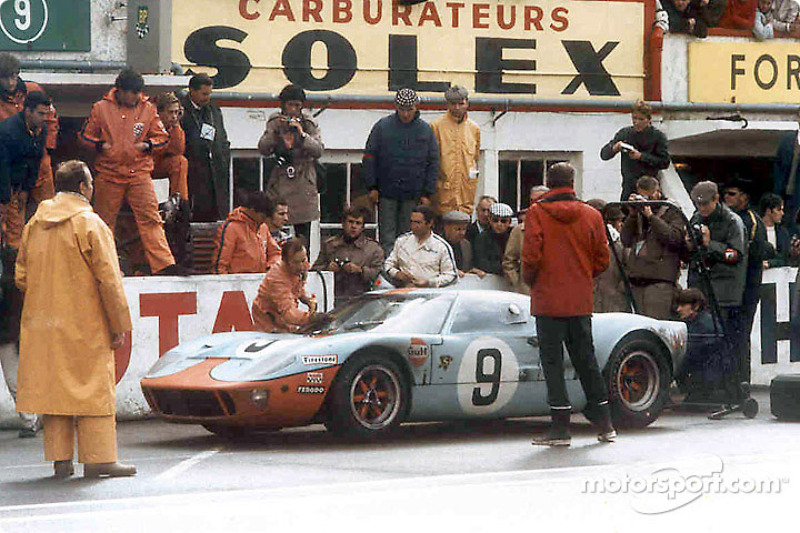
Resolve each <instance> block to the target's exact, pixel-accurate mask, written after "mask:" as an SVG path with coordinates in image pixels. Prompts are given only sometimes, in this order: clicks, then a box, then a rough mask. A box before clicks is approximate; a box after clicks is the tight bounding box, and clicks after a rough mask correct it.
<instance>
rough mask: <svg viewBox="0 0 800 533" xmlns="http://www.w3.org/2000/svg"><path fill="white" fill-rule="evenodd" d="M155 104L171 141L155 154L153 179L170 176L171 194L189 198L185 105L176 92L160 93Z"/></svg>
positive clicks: (185, 198) (184, 198)
mask: <svg viewBox="0 0 800 533" xmlns="http://www.w3.org/2000/svg"><path fill="white" fill-rule="evenodd" d="M155 105H156V109H157V110H158V116H159V118H161V122H162V123H163V124H164V128H166V130H167V133H168V134H169V143H167V147H166V148H165V149H164V150H163V151H161V152H156V153H154V154H153V163H154V165H155V168H153V179H160V178H169V194H170V196H172V195H174V194H175V193H178V194H180V196H181V199H183V200H189V186H188V185H187V182H186V179H187V176H188V173H189V162H188V161H187V160H186V157H184V155H183V153H184V152H185V151H186V133H184V131H183V128H181V115H183V107H182V106H181V102H180V100H178V97H177V96H175V93H163V94H160V95H158V97H157V98H156V99H155Z"/></svg>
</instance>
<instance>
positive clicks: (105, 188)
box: [79, 88, 175, 274]
mask: <svg viewBox="0 0 800 533" xmlns="http://www.w3.org/2000/svg"><path fill="white" fill-rule="evenodd" d="M116 92H117V89H116V88H114V89H111V91H109V92H108V93H106V95H105V96H104V97H103V99H102V100H100V101H99V102H96V103H95V104H94V105H93V106H92V113H91V115H90V116H89V120H88V121H87V122H86V124H85V125H84V127H83V130H82V131H81V133H80V136H79V138H80V140H81V142H82V143H83V144H84V145H86V146H87V147H89V148H94V149H95V150H97V159H95V169H96V171H97V178H96V179H95V189H94V208H95V211H96V212H97V214H98V215H100V218H102V219H103V221H104V222H105V223H106V224H108V227H109V228H111V231H112V233H113V232H114V225H115V223H116V221H117V214H119V209H120V206H121V205H122V200H123V199H127V200H128V205H130V207H131V211H133V216H134V218H135V219H136V225H137V226H138V228H139V234H140V235H141V237H142V246H143V247H144V252H145V255H146V256H147V262H148V263H149V264H150V270H151V272H153V273H154V274H155V273H157V272H158V271H160V270H163V269H165V268H166V267H168V266H170V265H174V264H175V259H174V258H173V257H172V252H171V251H170V249H169V244H168V243H167V237H166V235H165V234H164V226H163V222H162V220H161V216H160V215H159V214H158V200H157V199H156V193H155V190H154V189H153V181H152V179H151V177H150V174H151V172H152V171H153V156H152V154H151V153H150V152H158V151H160V150H163V149H164V148H165V147H166V146H167V142H168V141H169V135H168V134H167V131H166V130H165V129H164V125H163V124H162V123H161V119H160V118H159V117H158V113H157V112H156V106H154V105H153V104H151V103H150V102H148V101H147V98H146V97H145V96H144V95H142V96H141V97H140V98H139V102H138V103H137V104H136V106H135V107H125V106H123V105H121V104H120V103H119V102H118V100H117V97H116ZM146 141H149V142H150V143H151V146H152V150H150V151H148V152H145V153H143V152H140V151H139V150H137V149H136V148H135V146H134V145H135V144H136V143H138V142H146ZM104 143H107V144H108V145H109V146H110V147H111V148H110V150H108V151H103V150H102V147H103V145H104Z"/></svg>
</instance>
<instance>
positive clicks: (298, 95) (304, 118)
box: [258, 84, 325, 241]
mask: <svg viewBox="0 0 800 533" xmlns="http://www.w3.org/2000/svg"><path fill="white" fill-rule="evenodd" d="M278 98H279V99H280V102H281V110H280V111H279V112H276V113H273V114H272V115H270V117H269V119H268V120H267V127H266V130H265V131H264V134H263V135H262V136H261V139H260V140H259V141H258V151H259V152H261V153H262V154H263V155H264V156H266V157H267V158H268V159H271V160H272V161H273V162H274V163H275V164H274V166H273V167H272V172H271V173H270V176H269V182H268V184H267V195H268V196H269V197H270V199H271V200H273V201H275V199H277V198H283V199H284V200H285V201H286V202H287V203H288V205H289V223H290V224H292V225H294V233H295V235H302V236H303V237H305V239H306V241H308V240H309V238H310V236H311V222H312V221H313V220H317V219H319V215H320V213H319V199H318V195H319V193H318V190H317V160H318V159H319V158H320V157H321V156H322V152H323V150H324V149H325V147H324V145H323V144H322V134H321V133H320V129H319V125H318V124H317V122H316V120H314V118H313V117H312V116H311V115H309V114H308V113H304V112H303V106H304V105H305V101H306V93H305V91H304V90H303V89H302V87H300V86H299V85H294V84H290V85H287V86H286V87H284V88H283V90H282V91H281V92H280V95H279V96H278Z"/></svg>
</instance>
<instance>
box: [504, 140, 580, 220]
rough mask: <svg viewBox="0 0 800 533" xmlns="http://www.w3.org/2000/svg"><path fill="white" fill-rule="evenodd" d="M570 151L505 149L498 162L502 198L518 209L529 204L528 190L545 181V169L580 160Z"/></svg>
mask: <svg viewBox="0 0 800 533" xmlns="http://www.w3.org/2000/svg"><path fill="white" fill-rule="evenodd" d="M575 159H576V157H575V155H574V154H569V153H563V152H562V153H555V152H538V153H537V152H501V153H500V161H499V166H498V181H499V183H498V187H499V195H500V198H499V199H500V201H501V202H503V203H506V204H508V205H510V206H511V208H512V209H514V210H515V211H519V210H520V209H524V208H526V207H528V194H529V193H530V190H531V188H532V187H534V186H536V185H544V177H545V169H546V168H550V167H552V166H553V165H555V164H556V163H563V162H568V163H572V164H573V165H575V164H576V161H575Z"/></svg>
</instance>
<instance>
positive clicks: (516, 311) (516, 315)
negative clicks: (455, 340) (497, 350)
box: [450, 298, 533, 333]
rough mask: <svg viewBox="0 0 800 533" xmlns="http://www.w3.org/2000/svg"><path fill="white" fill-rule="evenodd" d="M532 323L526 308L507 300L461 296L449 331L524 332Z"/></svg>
mask: <svg viewBox="0 0 800 533" xmlns="http://www.w3.org/2000/svg"><path fill="white" fill-rule="evenodd" d="M532 324H533V320H531V319H530V316H529V314H528V310H527V309H526V308H525V307H521V306H520V305H519V304H518V303H516V302H511V301H508V300H487V299H486V298H462V299H461V300H460V301H459V304H458V309H457V310H456V314H455V317H454V318H453V325H452V327H451V328H450V332H451V333H515V332H518V333H524V332H526V331H529V330H530V328H531V326H532Z"/></svg>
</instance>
